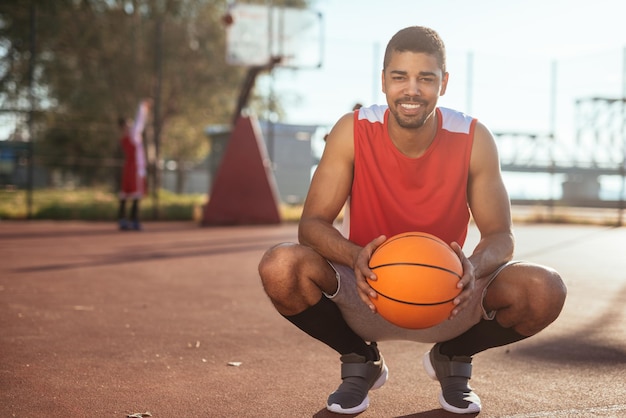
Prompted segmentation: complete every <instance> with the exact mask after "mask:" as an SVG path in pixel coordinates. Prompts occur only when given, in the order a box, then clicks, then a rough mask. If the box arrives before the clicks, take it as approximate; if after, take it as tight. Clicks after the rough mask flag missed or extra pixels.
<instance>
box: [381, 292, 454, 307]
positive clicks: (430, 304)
mask: <svg viewBox="0 0 626 418" xmlns="http://www.w3.org/2000/svg"><path fill="white" fill-rule="evenodd" d="M373 289H374V290H376V288H373ZM376 293H377V294H378V296H382V297H384V298H385V299H389V300H392V301H394V302H398V303H403V304H405V305H411V306H438V305H445V304H447V303H450V302H452V301H453V300H454V299H455V298H456V296H455V297H453V298H452V299H448V300H443V301H440V302H430V303H428V302H409V301H408V300H402V299H396V298H392V297H391V296H387V295H385V294H384V293H380V292H379V291H378V290H376Z"/></svg>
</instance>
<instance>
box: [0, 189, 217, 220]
mask: <svg viewBox="0 0 626 418" xmlns="http://www.w3.org/2000/svg"><path fill="white" fill-rule="evenodd" d="M204 203H206V196H205V195H201V194H198V195H177V194H174V193H170V192H167V191H164V190H162V191H160V193H159V220H163V221H188V220H197V219H196V218H197V216H198V213H201V209H200V208H201V206H202V205H203V204H204ZM118 204H119V201H118V198H117V196H116V195H115V194H113V193H111V192H108V191H105V190H97V189H96V190H93V189H78V190H48V189H46V190H35V191H34V192H33V207H32V219H49V220H85V221H114V220H116V218H117V210H118ZM152 205H153V202H152V199H151V198H144V199H143V200H142V201H141V206H140V208H141V218H142V219H143V220H152V213H153V206H152ZM199 211H200V212H199ZM27 215H28V207H27V194H26V191H23V190H20V191H9V190H2V191H0V219H5V220H6V219H26V217H27Z"/></svg>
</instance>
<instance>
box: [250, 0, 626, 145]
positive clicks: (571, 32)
mask: <svg viewBox="0 0 626 418" xmlns="http://www.w3.org/2000/svg"><path fill="white" fill-rule="evenodd" d="M312 8H313V9H314V10H317V11H319V12H320V13H321V14H322V16H323V22H324V23H323V28H324V56H323V62H322V68H319V69H300V70H290V69H277V70H275V71H274V73H273V85H274V91H275V94H276V95H279V96H280V97H281V100H282V103H283V104H284V107H285V110H286V112H287V118H286V121H287V122H290V123H297V124H322V125H332V124H333V123H334V122H335V121H336V120H337V119H338V118H339V117H340V116H342V115H343V114H344V113H346V112H348V111H350V110H351V109H352V106H353V105H354V104H355V103H357V102H359V103H362V104H365V105H368V104H372V103H384V101H385V98H384V95H383V94H382V93H381V92H380V70H381V68H382V56H383V53H384V49H385V46H386V44H387V42H388V40H389V38H390V37H391V36H393V34H394V33H395V32H397V31H398V30H399V29H401V28H404V27H406V26H412V25H423V26H430V27H432V28H433V29H435V30H436V31H437V32H439V34H440V35H441V37H442V38H443V40H444V42H445V44H446V48H447V55H448V70H449V73H450V82H449V85H448V91H447V93H446V94H445V95H444V96H442V97H441V99H440V102H439V104H440V105H441V106H446V107H452V108H455V109H458V110H461V111H464V112H466V113H469V114H471V115H473V116H475V117H478V118H479V119H480V120H481V121H483V122H484V123H485V124H486V125H487V126H488V127H489V128H490V129H492V130H496V131H525V132H530V131H532V132H546V131H549V130H551V129H554V130H556V131H557V132H558V131H560V132H563V134H564V135H570V134H571V132H572V131H573V129H574V128H575V124H576V121H575V120H574V119H575V115H574V113H575V106H574V102H575V100H576V99H578V98H582V97H591V96H603V97H605V96H606V97H619V96H622V95H626V93H623V91H624V88H625V87H624V84H625V81H624V78H625V76H624V72H625V71H626V70H624V65H625V64H624V61H625V60H626V59H625V58H624V57H625V56H626V52H625V51H626V20H625V19H624V16H626V1H623V0H594V1H588V0H586V1H581V0H507V1H502V0H474V1H467V0H436V1H433V0H430V1H423V0H387V1H384V2H383V1H378V0H314V1H313V4H312ZM470 62H471V65H470ZM470 67H471V69H472V70H471V71H470V70H469V68H470ZM553 74H556V77H553ZM268 80H269V77H265V79H262V80H259V86H260V87H261V88H267V86H268V85H269V81H268ZM553 80H555V81H553ZM553 103H554V104H553Z"/></svg>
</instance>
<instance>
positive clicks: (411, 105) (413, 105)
mask: <svg viewBox="0 0 626 418" xmlns="http://www.w3.org/2000/svg"><path fill="white" fill-rule="evenodd" d="M402 107H404V108H406V109H417V108H418V107H420V105H418V104H408V103H404V104H402Z"/></svg>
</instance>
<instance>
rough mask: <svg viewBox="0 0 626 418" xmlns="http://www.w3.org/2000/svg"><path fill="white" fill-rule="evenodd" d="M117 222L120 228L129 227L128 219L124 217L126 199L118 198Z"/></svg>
mask: <svg viewBox="0 0 626 418" xmlns="http://www.w3.org/2000/svg"><path fill="white" fill-rule="evenodd" d="M117 224H118V227H119V228H120V229H121V230H127V229H129V225H128V220H127V219H126V199H124V198H120V204H119V209H118V211H117Z"/></svg>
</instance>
